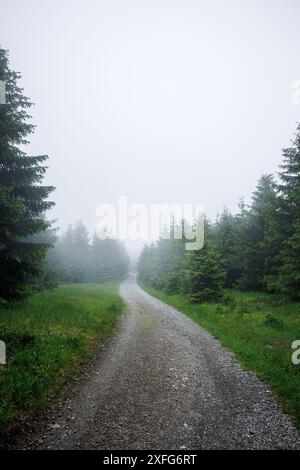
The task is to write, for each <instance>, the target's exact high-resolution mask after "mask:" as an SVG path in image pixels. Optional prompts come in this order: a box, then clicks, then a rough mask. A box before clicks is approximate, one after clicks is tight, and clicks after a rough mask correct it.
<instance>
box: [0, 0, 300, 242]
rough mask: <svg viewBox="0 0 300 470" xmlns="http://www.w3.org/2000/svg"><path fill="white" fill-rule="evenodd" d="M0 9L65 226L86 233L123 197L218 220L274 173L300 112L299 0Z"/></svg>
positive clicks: (72, 0)
mask: <svg viewBox="0 0 300 470" xmlns="http://www.w3.org/2000/svg"><path fill="white" fill-rule="evenodd" d="M0 14H1V17H0V22H1V23H0V28H1V41H2V44H1V46H2V47H3V48H4V49H9V52H10V64H11V67H12V69H14V70H20V71H21V72H22V80H21V84H22V86H23V87H24V90H25V94H26V95H27V96H29V97H30V99H31V100H32V101H33V102H34V103H35V106H34V107H33V108H32V110H31V114H32V116H33V122H34V124H36V126H37V128H36V132H35V133H34V135H32V137H31V139H30V144H29V145H28V146H27V148H26V151H27V152H28V153H31V154H33V155H39V154H43V153H47V154H48V155H49V161H48V166H49V169H48V171H47V176H46V182H47V183H49V184H51V185H54V186H55V187H56V188H57V189H56V191H55V193H53V194H52V200H54V201H55V203H56V205H55V207H54V208H53V209H52V211H51V212H50V214H49V217H50V218H52V219H58V221H57V224H58V226H59V227H61V228H62V229H65V228H66V227H67V226H68V224H69V223H73V222H74V221H76V220H78V219H81V220H82V221H83V223H84V224H85V225H86V226H87V227H88V230H89V232H90V233H91V234H92V233H93V232H94V231H95V228H96V224H97V217H96V211H97V208H98V206H99V204H102V203H110V204H117V202H118V198H119V197H120V196H126V197H127V199H128V203H129V204H132V203H139V204H152V203H169V204H172V203H190V204H196V203H200V204H203V205H204V209H205V212H206V214H207V215H208V217H210V218H214V217H215V216H216V214H217V213H218V212H220V211H221V210H222V208H223V206H226V207H228V208H229V209H230V210H231V211H233V212H235V211H236V209H237V203H238V200H239V198H240V197H242V196H243V197H244V198H245V200H246V202H247V201H249V199H250V195H251V193H252V191H253V190H254V188H255V185H256V182H257V180H258V178H259V177H260V176H261V175H262V174H264V173H276V172H277V170H278V165H279V164H280V162H281V149H282V147H284V146H285V147H286V146H288V145H289V144H290V140H291V137H292V135H293V132H294V130H295V126H296V122H297V121H299V109H300V104H299V101H300V100H297V96H298V95H299V93H298V95H297V86H298V87H299V79H300V66H299V60H297V59H298V57H299V53H300V30H299V15H300V3H299V2H298V0H285V1H283V0H265V1H264V2H261V1H260V0H253V1H251V2H250V1H247V2H246V1H240V0H228V1H226V2H225V1H222V0H209V1H208V0H206V1H204V0H198V1H196V0H185V1H178V0H174V1H168V0H151V1H138V0H135V1H134V0H128V1H123V0H110V1H108V0H89V1H88V2H87V1H84V0H69V1H67V0H64V1H63V2H62V1H61V0H42V1H40V0H39V1H37V0H27V1H26V2H23V1H21V0H11V1H10V2H1V13H0ZM297 80H298V82H297Z"/></svg>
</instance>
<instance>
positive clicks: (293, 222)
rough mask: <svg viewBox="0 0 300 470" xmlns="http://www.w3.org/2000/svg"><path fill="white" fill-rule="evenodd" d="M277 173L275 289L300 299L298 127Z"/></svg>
mask: <svg viewBox="0 0 300 470" xmlns="http://www.w3.org/2000/svg"><path fill="white" fill-rule="evenodd" d="M283 157H284V162H283V164H282V165H281V172H280V174H279V176H280V180H281V183H280V184H279V185H278V189H279V192H280V209H281V210H280V215H281V227H282V231H283V234H284V241H283V242H282V249H281V251H280V255H279V259H280V262H281V268H280V270H279V277H278V282H277V287H278V289H279V290H280V291H281V292H283V293H285V294H288V295H290V296H292V297H293V298H295V299H300V124H299V125H298V127H297V131H296V138H295V141H294V144H293V146H292V147H290V148H287V149H285V150H284V151H283Z"/></svg>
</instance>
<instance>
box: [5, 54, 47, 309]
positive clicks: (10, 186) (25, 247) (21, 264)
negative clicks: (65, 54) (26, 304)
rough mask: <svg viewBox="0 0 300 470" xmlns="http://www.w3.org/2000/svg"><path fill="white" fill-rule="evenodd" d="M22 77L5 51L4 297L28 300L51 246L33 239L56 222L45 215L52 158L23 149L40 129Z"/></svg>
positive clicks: (40, 274)
mask: <svg viewBox="0 0 300 470" xmlns="http://www.w3.org/2000/svg"><path fill="white" fill-rule="evenodd" d="M19 78H20V75H19V74H18V73H16V72H13V71H11V70H10V69H9V65H8V57H7V52H6V51H4V50H3V49H1V48H0V80H1V81H4V82H5V85H6V104H0V299H2V302H3V300H4V301H11V300H15V299H22V298H23V297H26V296H27V295H28V294H29V293H31V292H32V290H33V289H35V287H36V286H37V284H38V282H37V280H38V279H39V277H40V276H42V273H43V268H42V260H43V258H44V257H45V255H46V253H47V251H48V248H49V245H48V244H47V243H42V242H38V241H37V240H33V239H32V236H33V235H35V234H37V233H39V232H42V231H44V230H46V229H47V228H48V227H49V226H50V224H49V222H47V221H46V220H45V218H44V217H43V214H44V213H45V211H46V210H47V209H49V208H50V207H51V206H52V204H53V203H52V202H49V201H47V198H48V196H49V194H50V193H51V192H52V191H53V188H52V187H50V186H42V185H41V182H42V180H43V178H44V174H45V171H46V167H45V166H44V163H45V161H46V160H47V158H48V157H47V156H46V155H41V156H38V157H33V156H27V155H26V154H25V153H24V152H23V151H21V150H20V149H19V147H18V146H19V145H20V144H25V143H26V137H27V136H28V135H29V134H31V133H32V132H33V129H34V127H33V126H32V125H31V124H29V123H28V119H29V117H30V116H29V115H28V110H29V108H30V107H31V105H32V104H31V103H30V101H29V100H28V98H26V97H25V96H24V95H23V90H22V89H21V88H19V87H18V85H17V81H18V79H19Z"/></svg>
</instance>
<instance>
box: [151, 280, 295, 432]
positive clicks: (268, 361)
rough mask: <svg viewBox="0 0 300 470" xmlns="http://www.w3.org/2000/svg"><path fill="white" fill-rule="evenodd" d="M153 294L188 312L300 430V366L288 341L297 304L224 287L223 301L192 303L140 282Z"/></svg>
mask: <svg viewBox="0 0 300 470" xmlns="http://www.w3.org/2000/svg"><path fill="white" fill-rule="evenodd" d="M142 287H143V288H144V289H145V290H146V291H147V292H149V293H150V294H152V295H153V296H154V297H157V298H159V299H160V300H163V301H164V302H166V303H168V304H170V305H172V306H173V307H175V308H177V309H178V310H180V311H181V312H183V313H185V314H186V315H188V316H189V317H190V318H191V319H193V320H194V321H195V322H196V323H198V324H200V325H201V326H203V327H204V328H205V329H206V330H208V331H209V332H211V333H212V334H213V336H214V337H216V338H218V339H219V340H220V341H221V343H222V344H223V345H224V346H225V347H227V348H228V349H230V350H231V351H233V352H234V353H235V356H236V357H237V358H238V360H239V361H240V362H241V363H242V364H244V365H245V366H246V367H247V368H249V369H252V370H253V371H255V372H256V374H257V376H258V377H259V378H261V379H262V380H264V381H265V382H266V383H268V384H269V385H270V386H271V388H272V390H273V391H274V392H275V394H276V395H277V397H278V399H279V401H280V402H281V404H282V406H283V409H284V411H285V412H286V413H288V414H290V416H291V417H292V418H293V419H294V421H295V424H296V426H297V427H298V429H300V365H298V366H297V365H294V364H293V363H292V361H291V356H292V353H293V350H292V348H291V344H292V342H293V341H295V340H300V304H299V303H292V302H288V301H287V300H286V299H284V298H283V297H279V296H274V295H269V294H265V293H253V292H252V293H251V292H250V293H249V292H248V293H244V292H238V291H227V294H228V301H227V302H226V303H224V304H222V303H219V304H214V303H212V304H193V303H191V302H190V301H189V300H188V299H187V298H186V297H185V296H183V295H168V294H165V293H163V292H161V291H157V290H155V289H153V288H150V287H148V286H145V285H143V286H142Z"/></svg>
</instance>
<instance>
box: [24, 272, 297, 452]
mask: <svg viewBox="0 0 300 470" xmlns="http://www.w3.org/2000/svg"><path fill="white" fill-rule="evenodd" d="M120 293H121V295H122V297H123V298H124V300H125V301H126V303H127V311H126V313H125V314H124V315H123V317H122V319H121V323H120V325H119V330H118V332H117V333H116V335H115V338H114V339H113V340H112V341H111V343H110V344H109V345H108V346H107V347H106V350H105V352H104V354H103V353H102V354H101V356H100V359H99V358H98V359H97V360H95V361H94V363H93V364H92V366H91V367H90V370H89V373H88V374H87V375H86V377H84V379H82V380H80V382H79V383H78V384H77V386H76V387H75V389H74V390H73V392H72V394H71V395H70V396H69V398H68V399H67V400H66V401H65V402H64V403H61V406H58V405H56V409H55V410H54V411H53V414H52V416H51V417H50V421H48V423H47V424H45V423H44V424H43V425H42V426H40V429H39V431H38V433H39V436H38V437H35V439H34V442H33V443H31V444H29V445H28V447H34V448H51V449H52V448H56V449H80V448H88V449H91V448H95V449H266V448H267V449H281V448H283V449H285V448H298V447H299V437H298V435H297V433H296V431H295V429H294V428H293V426H292V424H291V421H290V419H289V418H288V417H287V416H286V415H284V414H283V413H282V412H281V410H280V408H279V406H278V405H277V404H276V402H275V400H274V398H273V397H272V394H271V393H270V391H269V390H268V388H267V387H266V386H265V385H264V384H262V383H261V382H260V381H258V380H257V378H256V377H255V375H254V374H253V373H251V372H247V371H244V370H243V369H242V368H241V366H239V365H238V364H237V363H236V362H235V361H234V360H233V357H232V355H231V354H230V353H229V352H228V351H227V350H225V349H224V348H222V347H221V346H220V343H219V342H218V341H216V340H215V339H214V338H213V337H212V336H211V335H210V334H209V333H207V332H206V331H204V330H203V329H202V328H200V327H199V326H198V325H196V324H195V323H194V322H192V321H191V320H190V319H188V318H187V317H186V316H184V315H183V314H181V313H180V312H178V311H176V310H175V309H173V308H172V307H170V306H168V305H166V304H165V303H163V302H161V301H159V300H157V299H155V298H153V297H151V296H150V295H148V294H147V293H146V292H144V291H143V290H142V289H141V288H140V287H139V286H138V285H137V284H136V282H135V279H134V278H131V279H129V280H126V281H125V282H124V283H123V284H122V285H121V288H120ZM30 439H32V437H31V438H30ZM36 439H38V440H36Z"/></svg>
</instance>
